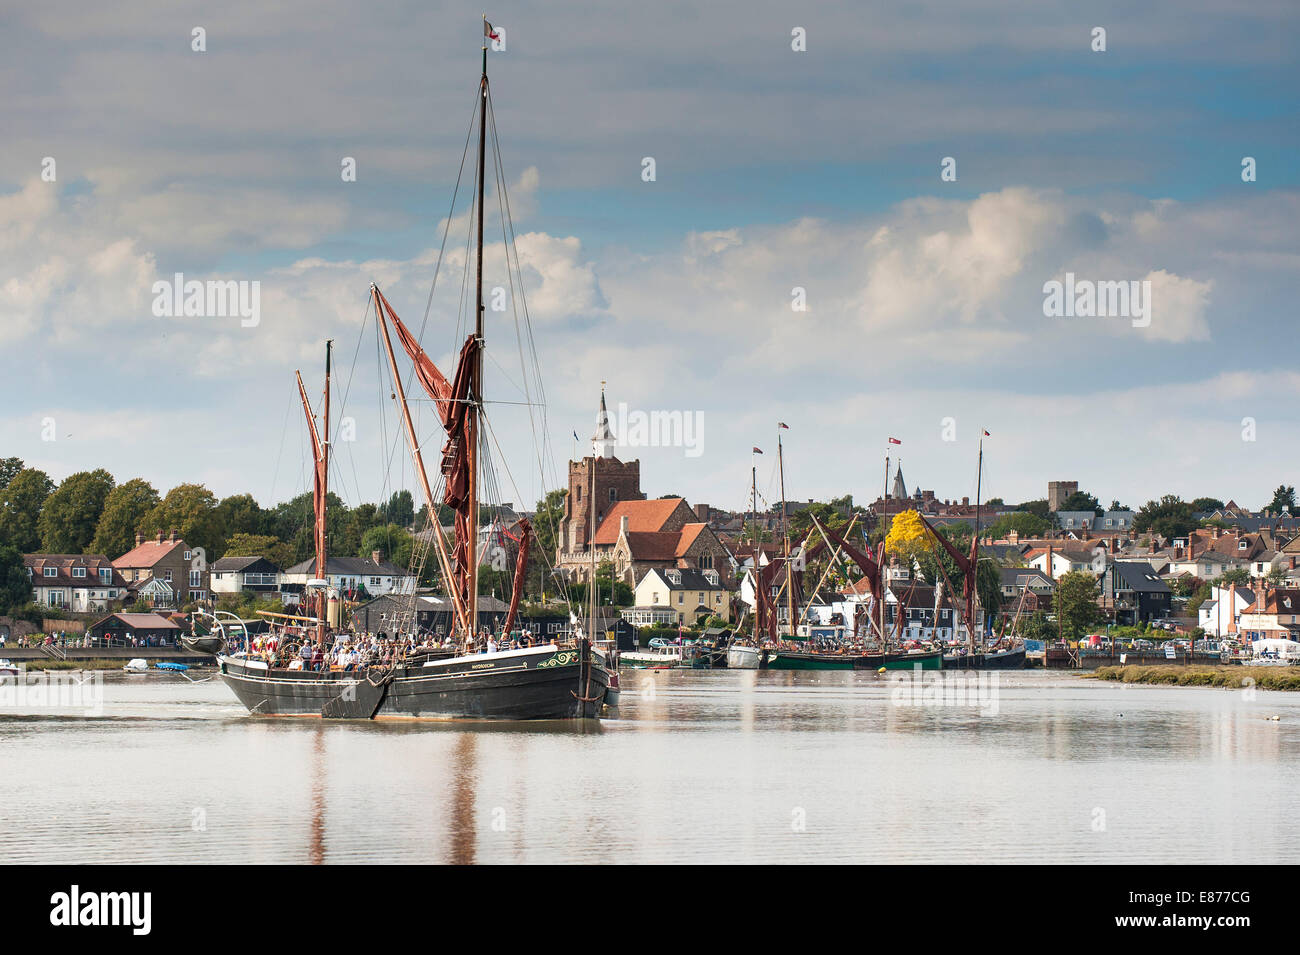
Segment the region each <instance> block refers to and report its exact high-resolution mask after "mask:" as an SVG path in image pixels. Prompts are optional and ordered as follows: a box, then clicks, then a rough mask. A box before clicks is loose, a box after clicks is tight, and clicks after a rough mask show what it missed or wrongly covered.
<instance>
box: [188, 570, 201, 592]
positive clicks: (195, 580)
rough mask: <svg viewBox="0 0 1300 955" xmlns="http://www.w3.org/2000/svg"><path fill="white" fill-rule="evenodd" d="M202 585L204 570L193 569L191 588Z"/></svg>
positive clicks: (191, 572)
mask: <svg viewBox="0 0 1300 955" xmlns="http://www.w3.org/2000/svg"><path fill="white" fill-rule="evenodd" d="M201 586H203V571H201V570H191V571H190V588H191V589H193V588H194V587H201Z"/></svg>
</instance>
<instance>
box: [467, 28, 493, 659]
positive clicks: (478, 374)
mask: <svg viewBox="0 0 1300 955" xmlns="http://www.w3.org/2000/svg"><path fill="white" fill-rule="evenodd" d="M485 21H486V18H485ZM487 97H488V77H487V44H486V43H485V44H484V45H483V76H482V78H481V79H480V81H479V114H478V116H479V119H478V245H477V252H476V255H475V263H474V271H475V276H474V282H475V287H474V337H475V340H476V341H477V343H478V348H476V349H475V354H474V370H473V376H472V379H471V381H470V387H469V392H470V394H469V418H468V421H467V422H466V423H467V425H468V427H467V428H466V436H465V440H466V443H467V447H466V449H465V451H466V453H467V454H468V455H469V502H468V504H467V505H466V507H468V508H469V515H468V517H469V540H468V541H466V545H467V547H468V555H469V556H468V562H469V566H468V567H466V568H464V572H465V573H466V575H467V578H468V580H469V625H470V636H471V638H473V639H477V638H478V498H479V487H478V465H479V461H478V457H479V455H478V452H479V413H480V411H481V408H482V401H483V188H484V179H485V178H486V175H485V170H486V163H485V157H486V154H487Z"/></svg>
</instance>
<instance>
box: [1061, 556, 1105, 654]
mask: <svg viewBox="0 0 1300 955" xmlns="http://www.w3.org/2000/svg"><path fill="white" fill-rule="evenodd" d="M1097 596H1098V588H1097V578H1096V577H1094V576H1092V574H1090V573H1088V572H1087V571H1083V570H1072V571H1070V572H1069V573H1068V574H1065V575H1064V576H1063V577H1062V578H1061V579H1060V580H1058V581H1057V582H1056V596H1055V598H1054V600H1053V606H1054V609H1055V610H1056V615H1057V619H1058V620H1060V623H1061V634H1062V636H1064V637H1065V638H1066V639H1067V640H1078V639H1079V638H1080V637H1082V636H1084V635H1085V634H1086V633H1087V632H1088V630H1090V629H1091V628H1092V627H1093V626H1095V625H1096V624H1098V623H1100V622H1101V621H1102V619H1103V618H1104V614H1103V613H1102V610H1101V607H1099V606H1098V605H1097Z"/></svg>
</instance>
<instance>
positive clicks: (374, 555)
mask: <svg viewBox="0 0 1300 955" xmlns="http://www.w3.org/2000/svg"><path fill="white" fill-rule="evenodd" d="M370 559H371V560H372V561H374V562H375V564H376V565H377V564H378V563H379V551H377V550H372V551H371V552H370Z"/></svg>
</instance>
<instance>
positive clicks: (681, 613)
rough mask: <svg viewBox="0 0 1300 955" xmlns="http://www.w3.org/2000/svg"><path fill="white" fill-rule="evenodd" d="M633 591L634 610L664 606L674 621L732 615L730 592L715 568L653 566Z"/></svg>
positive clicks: (680, 621) (693, 620)
mask: <svg viewBox="0 0 1300 955" xmlns="http://www.w3.org/2000/svg"><path fill="white" fill-rule="evenodd" d="M633 594H634V596H635V598H636V605H635V606H634V607H633V608H632V609H633V610H634V611H635V610H643V611H653V610H657V609H660V608H667V609H669V610H671V611H672V613H673V614H674V620H673V622H674V623H685V624H692V623H696V622H698V621H700V620H703V619H704V618H705V617H710V616H714V617H721V618H722V619H723V620H730V619H731V604H730V601H729V600H728V596H729V595H728V593H727V590H726V588H725V587H724V586H723V584H722V579H721V577H720V576H719V574H718V572H717V571H716V570H696V569H694V568H690V567H669V568H661V567H652V568H651V569H650V570H648V571H646V574H645V576H644V577H642V578H641V580H640V581H639V582H638V583H637V585H636V590H634V591H633ZM623 616H624V617H628V614H627V613H624V615H623ZM629 619H631V618H629ZM632 622H633V623H636V622H637V621H636V620H633V621H632Z"/></svg>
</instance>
